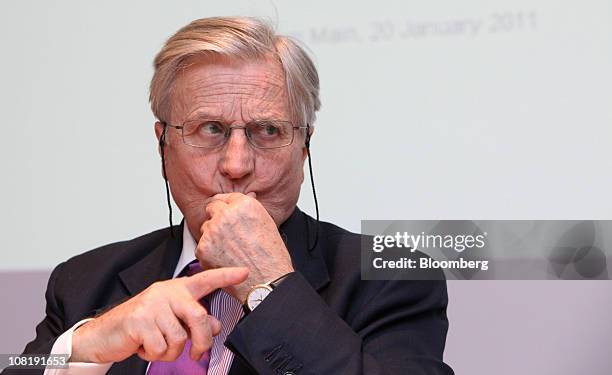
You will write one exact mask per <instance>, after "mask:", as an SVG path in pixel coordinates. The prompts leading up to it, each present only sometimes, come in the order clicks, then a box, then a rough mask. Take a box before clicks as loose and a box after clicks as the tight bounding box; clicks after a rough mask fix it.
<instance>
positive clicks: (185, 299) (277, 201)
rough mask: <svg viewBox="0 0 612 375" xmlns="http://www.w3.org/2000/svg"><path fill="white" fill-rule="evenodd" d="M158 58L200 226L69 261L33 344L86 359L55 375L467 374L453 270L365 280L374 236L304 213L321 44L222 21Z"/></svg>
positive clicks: (165, 153) (164, 116) (189, 33)
mask: <svg viewBox="0 0 612 375" xmlns="http://www.w3.org/2000/svg"><path fill="white" fill-rule="evenodd" d="M154 67H155V73H154V76H153V79H152V82H151V95H150V100H151V106H152V109H153V112H154V114H155V116H156V118H157V119H158V121H157V122H156V124H155V133H156V136H157V139H158V141H159V151H160V155H161V159H162V174H163V177H164V179H166V183H167V184H168V185H169V186H170V190H171V192H172V197H173V198H174V201H175V202H176V204H177V205H178V207H179V208H180V210H181V212H182V213H183V216H184V221H183V222H182V223H181V225H179V226H178V227H172V226H171V227H169V228H166V229H163V230H159V231H156V232H153V233H150V234H147V235H144V236H142V237H139V238H136V239H133V240H131V241H126V242H119V243H115V244H111V245H107V246H104V247H101V248H99V249H95V250H92V251H90V252H87V253H84V254H82V255H79V256H76V257H74V258H72V259H70V260H68V261H66V262H64V263H62V264H60V265H59V266H58V267H56V269H55V270H54V271H53V273H52V275H51V277H50V279H49V285H48V288H47V293H46V299H47V311H46V317H45V319H44V320H43V321H42V322H41V323H40V324H39V325H38V327H37V335H36V338H35V339H34V340H33V341H32V342H30V343H29V344H28V345H27V346H26V349H25V352H26V353H55V354H68V355H69V356H70V367H69V368H68V369H61V370H53V369H47V370H46V373H48V374H52V373H58V374H62V373H63V374H68V373H78V374H92V375H93V374H103V373H106V372H107V371H108V372H109V373H112V374H144V373H147V374H149V375H155V374H173V373H186V374H191V373H208V374H231V375H238V374H335V373H343V374H452V370H451V369H450V368H449V367H448V366H447V365H445V364H444V363H443V362H442V353H443V350H444V343H445V338H446V331H447V327H448V323H447V319H446V305H447V296H446V286H445V283H444V281H363V280H361V277H360V263H359V260H360V246H361V237H360V236H359V235H356V234H352V233H349V232H347V231H345V230H343V229H341V228H339V227H337V226H334V225H332V224H329V223H323V222H321V223H319V222H318V221H315V220H314V219H312V218H310V217H309V216H308V215H306V214H304V213H302V212H301V211H300V210H299V209H298V208H297V207H296V203H297V200H298V196H299V191H300V186H301V184H302V182H303V165H304V161H305V160H306V158H307V156H308V155H309V149H308V147H309V142H310V138H311V136H312V134H313V129H314V128H313V124H314V120H315V112H316V111H317V110H318V109H319V106H320V102H319V81H318V75H317V72H316V69H315V67H314V65H313V63H312V61H311V60H310V58H309V57H308V56H307V54H306V53H305V52H304V51H303V50H302V49H301V48H300V47H299V46H298V45H297V44H296V43H295V42H294V41H292V40H291V39H290V38H288V37H284V36H279V35H276V34H275V33H274V31H273V30H272V28H271V27H270V26H269V25H267V24H265V23H264V22H261V21H259V20H254V19H249V18H208V19H200V20H196V21H194V22H192V23H191V24H189V25H187V26H185V27H184V28H182V29H181V30H179V31H178V32H177V33H176V34H175V35H174V36H172V37H171V38H170V39H169V40H168V41H167V42H166V44H165V45H164V47H163V48H162V50H161V51H160V52H159V54H158V55H157V57H156V59H155V63H154ZM10 371H13V370H8V371H7V372H6V373H9V372H10ZM14 371H15V373H24V372H21V371H18V370H14ZM11 373H12V372H11Z"/></svg>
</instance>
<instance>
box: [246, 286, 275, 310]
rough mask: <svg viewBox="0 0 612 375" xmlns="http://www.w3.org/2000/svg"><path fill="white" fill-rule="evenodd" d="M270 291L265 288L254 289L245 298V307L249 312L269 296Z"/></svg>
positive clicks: (268, 288)
mask: <svg viewBox="0 0 612 375" xmlns="http://www.w3.org/2000/svg"><path fill="white" fill-rule="evenodd" d="M271 291H272V289H271V288H270V287H266V286H259V287H255V288H253V289H252V290H251V292H250V293H249V296H248V297H247V305H248V306H249V310H251V311H253V310H254V309H255V308H256V307H257V306H258V305H259V304H260V303H261V302H262V301H263V300H264V299H265V298H266V297H267V296H268V294H270V292H271Z"/></svg>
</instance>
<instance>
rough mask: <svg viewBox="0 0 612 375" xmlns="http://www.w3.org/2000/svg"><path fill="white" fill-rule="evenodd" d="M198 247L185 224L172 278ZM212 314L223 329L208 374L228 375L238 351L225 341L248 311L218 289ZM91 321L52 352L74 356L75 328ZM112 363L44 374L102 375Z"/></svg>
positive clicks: (67, 334) (61, 338)
mask: <svg viewBox="0 0 612 375" xmlns="http://www.w3.org/2000/svg"><path fill="white" fill-rule="evenodd" d="M195 250H196V242H195V240H194V238H193V236H192V235H191V233H190V232H189V229H188V227H187V224H186V223H185V224H184V226H183V249H182V250H181V255H180V257H179V260H178V263H177V265H176V268H175V269H174V274H173V276H172V278H175V277H177V276H178V275H179V274H180V273H181V271H182V270H183V269H184V268H185V267H186V266H187V265H188V264H189V263H191V262H193V261H194V260H196V257H195ZM209 313H210V314H211V315H212V316H214V317H216V318H217V319H219V321H220V322H221V332H220V333H219V334H218V335H217V336H215V337H213V345H212V348H211V352H210V363H209V367H208V375H227V373H228V372H229V369H230V367H231V365H232V361H233V359H234V353H233V352H232V351H231V350H229V349H228V348H227V347H225V345H223V343H224V342H225V339H226V338H227V336H228V335H229V334H230V332H231V331H232V330H233V329H234V327H235V326H236V324H237V323H238V320H240V318H242V316H243V315H244V311H243V309H242V306H241V304H240V302H238V301H237V300H235V299H234V298H233V297H231V296H230V295H229V294H227V293H225V291H223V290H221V289H217V290H216V291H215V292H213V293H212V296H211V300H210V312H209ZM90 320H92V319H84V320H81V321H80V322H78V323H77V324H75V325H74V326H72V327H71V328H70V329H69V330H68V331H66V332H64V333H63V334H62V335H61V336H59V337H58V338H57V340H55V343H54V344H53V348H52V349H51V354H57V355H60V354H67V355H68V357H70V356H71V355H72V334H73V332H74V330H75V329H77V328H78V327H79V326H81V325H83V324H85V323H87V322H88V321H90ZM112 365H113V363H112V362H111V363H85V362H70V363H69V365H68V368H66V369H46V370H45V373H44V375H102V374H106V372H107V371H108V370H109V369H110V367H111V366H112ZM147 371H148V367H147Z"/></svg>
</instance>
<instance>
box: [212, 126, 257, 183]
mask: <svg viewBox="0 0 612 375" xmlns="http://www.w3.org/2000/svg"><path fill="white" fill-rule="evenodd" d="M219 167H220V170H221V174H223V175H224V176H226V177H227V178H230V179H233V180H237V179H241V178H243V177H246V176H248V175H249V174H250V173H251V172H252V171H253V168H254V158H253V148H252V147H251V145H250V144H249V141H248V139H247V137H246V133H245V130H244V128H240V127H237V128H231V129H230V135H229V139H228V140H227V143H226V144H225V147H224V150H223V156H222V157H221V161H220V165H219Z"/></svg>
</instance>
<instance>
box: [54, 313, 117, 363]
mask: <svg viewBox="0 0 612 375" xmlns="http://www.w3.org/2000/svg"><path fill="white" fill-rule="evenodd" d="M91 320H93V318H89V319H83V320H81V321H80V322H78V323H77V324H75V325H73V326H72V328H70V329H69V330H67V331H66V332H64V333H62V335H61V336H60V337H58V338H57V340H55V343H54V344H53V348H51V353H50V354H56V355H68V358H70V356H71V355H72V334H73V332H74V331H75V330H76V329H77V328H79V327H80V326H82V325H83V324H85V323H87V322H89V321H91ZM112 365H113V363H112V362H111V363H89V362H68V368H61V369H58V368H53V369H51V368H46V369H45V373H44V375H104V374H106V372H107V371H108V370H109V369H110V368H111V366H112Z"/></svg>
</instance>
